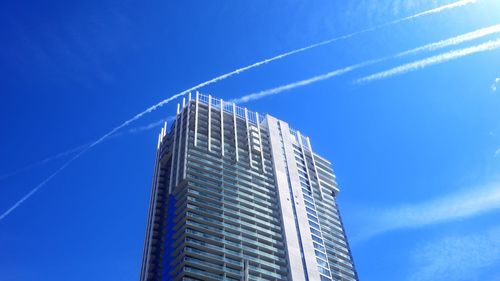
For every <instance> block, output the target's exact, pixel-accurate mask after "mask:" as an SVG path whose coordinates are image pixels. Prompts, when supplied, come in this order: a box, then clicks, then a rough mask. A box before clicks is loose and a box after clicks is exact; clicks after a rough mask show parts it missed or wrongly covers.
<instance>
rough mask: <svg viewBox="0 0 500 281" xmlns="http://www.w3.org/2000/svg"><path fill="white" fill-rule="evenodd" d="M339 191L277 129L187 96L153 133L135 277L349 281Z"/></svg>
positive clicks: (295, 136) (287, 131) (307, 146)
mask: <svg viewBox="0 0 500 281" xmlns="http://www.w3.org/2000/svg"><path fill="white" fill-rule="evenodd" d="M338 192H339V189H338V187H337V183H336V181H335V175H334V173H333V170H332V168H331V164H330V162H329V161H328V160H326V159H324V158H323V157H321V156H319V155H318V154H316V153H315V152H313V150H312V147H311V143H310V141H309V138H308V137H305V136H304V135H302V134H300V132H299V131H295V130H293V129H292V128H290V127H289V126H288V124H287V123H286V122H284V121H281V120H278V119H276V118H274V117H272V116H270V115H265V116H262V115H259V114H258V113H256V112H252V111H249V110H247V109H246V108H242V107H240V106H237V105H235V104H234V103H229V102H224V101H223V100H221V99H216V98H213V97H211V96H206V95H202V94H199V93H196V95H194V96H193V97H191V95H190V96H189V98H188V99H187V100H183V101H182V104H180V105H178V106H177V115H176V119H175V121H174V122H173V124H172V126H171V127H170V129H167V126H166V125H165V127H164V128H163V129H162V131H161V133H160V135H159V139H158V149H157V159H156V165H155V172H154V181H153V187H152V192H151V200H150V207H149V216H148V222H147V229H146V239H145V245H144V255H143V260H142V270H141V276H140V280H141V281H151V280H155V281H156V280H245V281H246V280H293V281H297V280H309V281H313V280H320V281H327V280H342V281H355V280H358V278H357V275H356V270H355V267H354V263H353V259H352V256H351V252H350V249H349V244H348V242H347V239H346V235H345V232H344V227H343V225H342V220H341V217H340V213H339V210H338V207H337V203H336V196H337V193H338Z"/></svg>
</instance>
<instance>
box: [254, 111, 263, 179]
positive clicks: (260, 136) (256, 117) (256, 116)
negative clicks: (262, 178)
mask: <svg viewBox="0 0 500 281" xmlns="http://www.w3.org/2000/svg"><path fill="white" fill-rule="evenodd" d="M255 119H256V120H257V131H258V132H259V144H260V160H261V163H262V171H263V172H265V171H266V169H265V168H266V167H265V165H264V144H263V143H262V135H261V132H260V120H259V113H258V112H255Z"/></svg>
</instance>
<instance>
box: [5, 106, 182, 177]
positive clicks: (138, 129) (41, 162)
mask: <svg viewBox="0 0 500 281" xmlns="http://www.w3.org/2000/svg"><path fill="white" fill-rule="evenodd" d="M173 118H174V117H173V116H170V117H167V118H164V119H161V120H158V121H156V122H152V123H150V124H147V125H144V126H140V127H134V128H131V129H129V130H128V131H126V132H124V133H116V134H114V135H113V136H110V137H109V138H108V140H109V139H112V138H116V137H121V136H124V135H128V134H135V133H139V132H143V131H147V130H150V129H153V128H156V127H158V126H160V125H163V123H164V122H170V121H171V120H173ZM90 144H91V143H90V142H89V143H86V144H82V145H79V146H76V147H73V148H70V149H68V150H66V151H63V152H60V153H57V154H55V155H52V156H49V157H47V158H45V159H43V160H39V161H36V162H33V163H31V164H28V165H26V166H24V167H22V168H19V169H17V170H15V171H13V172H10V173H6V174H3V175H0V181H2V180H5V179H8V178H10V177H13V176H16V175H18V174H20V173H23V172H26V171H29V170H31V169H33V168H36V167H39V166H42V165H45V164H47V163H50V162H52V161H54V160H57V159H59V158H64V157H65V156H68V155H71V154H73V153H76V152H78V151H81V150H82V149H84V148H85V147H87V146H88V145H90Z"/></svg>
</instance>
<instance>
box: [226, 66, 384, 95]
mask: <svg viewBox="0 0 500 281" xmlns="http://www.w3.org/2000/svg"><path fill="white" fill-rule="evenodd" d="M380 60H381V59H376V60H370V61H366V62H363V63H358V64H355V65H351V66H348V67H344V68H341V69H337V70H334V71H330V72H328V73H325V74H322V75H318V76H314V77H312V78H309V79H304V80H300V81H296V82H293V83H289V84H286V85H282V86H279V87H276V88H272V89H267V90H264V91H260V92H256V93H252V94H248V95H245V96H242V97H239V98H236V99H232V100H231V101H230V102H234V103H245V102H249V101H252V100H257V99H261V98H263V97H267V96H271V95H276V94H278V93H281V92H284V91H289V90H292V89H294V88H297V87H303V86H306V85H309V84H312V83H316V82H319V81H322V80H326V79H329V78H332V77H334V76H338V75H341V74H344V73H347V72H350V71H353V70H356V69H358V68H361V67H365V66H367V65H370V64H374V63H377V62H379V61H380Z"/></svg>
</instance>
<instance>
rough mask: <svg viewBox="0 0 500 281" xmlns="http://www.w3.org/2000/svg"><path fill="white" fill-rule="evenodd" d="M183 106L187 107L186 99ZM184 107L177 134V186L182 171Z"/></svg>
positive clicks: (183, 100)
mask: <svg viewBox="0 0 500 281" xmlns="http://www.w3.org/2000/svg"><path fill="white" fill-rule="evenodd" d="M182 104H183V105H185V104H186V99H185V98H183V99H182ZM184 111H185V110H184V107H183V108H182V109H181V118H180V120H179V122H180V124H179V125H180V126H179V132H178V133H177V135H178V138H179V140H178V143H177V165H176V168H175V184H176V185H177V184H178V183H179V171H180V169H179V168H180V165H181V147H182V127H183V125H184V121H183V119H184Z"/></svg>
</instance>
